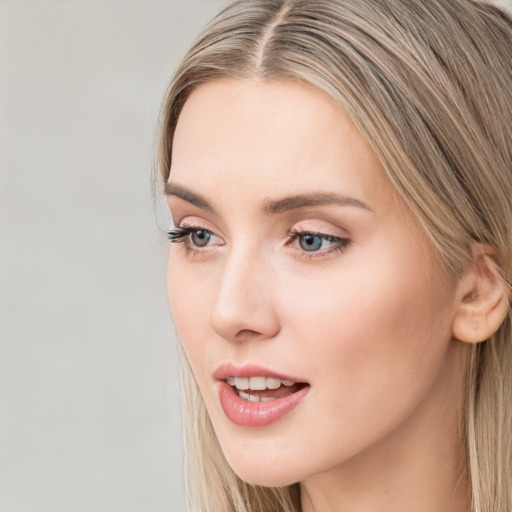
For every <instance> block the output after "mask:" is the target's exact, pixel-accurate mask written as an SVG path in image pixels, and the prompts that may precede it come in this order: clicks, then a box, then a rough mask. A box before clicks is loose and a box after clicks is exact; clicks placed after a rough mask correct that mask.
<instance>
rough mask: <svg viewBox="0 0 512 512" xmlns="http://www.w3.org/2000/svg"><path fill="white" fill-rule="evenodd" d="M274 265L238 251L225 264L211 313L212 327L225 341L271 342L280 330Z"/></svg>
mask: <svg viewBox="0 0 512 512" xmlns="http://www.w3.org/2000/svg"><path fill="white" fill-rule="evenodd" d="M274 285H275V280H273V279H272V270H271V264H270V262H269V261H268V260H267V261H265V259H264V257H263V255H262V256H261V257H260V258H259V259H255V258H254V257H250V255H249V254H247V253H245V252H241V251H239V252H238V253H235V252H232V253H231V254H229V255H228V256H227V257H226V260H225V261H224V264H223V268H222V272H221V275H220V276H219V280H218V289H217V294H216V297H215V300H214V303H213V305H212V309H211V312H210V327H211V328H212V329H213V330H214V331H215V332H216V333H217V334H218V335H219V336H221V337H222V338H224V339H226V340H228V341H233V342H241V341H243V340H249V339H262V340H263V339H271V338H273V337H275V336H276V335H277V333H278V332H279V330H280V321H279V315H278V312H277V309H276V304H275V303H274V293H273V290H274Z"/></svg>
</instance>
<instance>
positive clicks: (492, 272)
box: [453, 244, 510, 343]
mask: <svg viewBox="0 0 512 512" xmlns="http://www.w3.org/2000/svg"><path fill="white" fill-rule="evenodd" d="M473 254H474V255H475V258H474V260H473V262H472V263H471V265H470V267H469V268H468V270H467V272H466V275H465V276H464V277H463V278H462V279H461V281H460V283H459V293H458V299H457V300H458V305H457V310H456V315H455V318H454V322H453V337H454V338H455V339H457V340H459V341H463V342H465V343H480V342H482V341H485V340H487V339H488V338H489V337H490V336H492V335H493V334H494V333H495V332H496V331H497V330H498V328H499V327H500V325H501V324H502V323H503V321H504V320H505V318H506V316H507V312H508V310H509V307H510V306H509V298H510V289H509V287H508V285H507V283H506V282H505V281H504V280H503V279H502V278H501V276H500V269H499V267H498V265H497V263H496V261H495V260H494V258H493V257H492V251H491V250H490V248H489V247H488V246H483V245H482V244H478V246H476V247H475V250H474V252H473Z"/></svg>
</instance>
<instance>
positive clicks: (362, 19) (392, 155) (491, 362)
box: [157, 0, 512, 512]
mask: <svg viewBox="0 0 512 512" xmlns="http://www.w3.org/2000/svg"><path fill="white" fill-rule="evenodd" d="M254 76H258V77H261V78H263V79H267V80H274V79H283V78H292V79H296V80H299V81H302V82H304V83H308V84H310V85H312V86H314V87H316V88H318V89H320V90H323V91H325V92H326V93H327V94H329V95H330V96H331V97H332V98H334V99H335V100H336V101H337V103H338V104H339V105H340V106H341V107H342V108H343V109H344V110H345V111H346V112H347V113H348V114H349V116H350V117H351V119H352V121H353V122H354V123H355V125H356V126H357V127H358V129H359V130H360V132H361V133H362V134H363V135H364V136H365V137H366V139H367V140H368V141H369V143H370V144H371V146H372V148H373V149H374V151H375V153H376V154H377V156H378V157H379V158H380V161H381V163H382V165H383V167H384V169H385V170H386V172H387V174H388V176H389V179H390V180H391V181H392V183H393V184H394V186H395V187H396V189H397V191H398V193H399V194H400V195H401V197H402V198H403V199H404V200H405V201H406V203H407V204H408V206H409V208H410V209H411V210H412V212H413V213H414V214H415V215H416V217H417V218H418V220H419V222H420V223H421V225H422V226H423V228H424V230H425V232H426V233H427V235H428V236H429V238H430V240H431V241H432V243H433V245H434V246H435V247H436V248H437V250H438V252H439V254H440V256H441V261H442V262H443V263H444V264H445V265H446V266H447V267H448V268H449V269H450V270H451V271H452V272H453V273H454V274H455V275H456V276H461V275H462V274H463V272H464V269H465V268H467V264H468V262H469V261H470V260H471V251H470V245H471V243H472V242H474V241H478V242H482V243H485V244H489V245H490V246H492V247H493V249H494V251H495V253H496V259H497V261H498V263H499V265H500V268H501V271H502V276H503V279H504V280H505V281H506V283H507V284H508V285H509V286H510V276H511V275H512V268H511V267H512V206H511V201H512V130H511V126H512V21H511V19H510V18H508V17H507V15H505V14H504V12H502V11H501V10H499V9H498V8H496V7H492V6H490V5H488V4H485V3H483V2H476V1H471V0H428V1H425V0H408V1H397V0H236V1H234V2H232V3H231V4H229V5H228V6H227V7H226V8H225V9H224V10H223V11H222V12H221V13H220V14H219V15H218V16H217V17H216V18H215V19H214V20H213V21H212V22H211V23H210V24H209V25H208V26H207V27H206V28H205V30H204V31H203V33H202V34H201V36H200V37H199V38H198V39H197V41H196V42H195V44H194V45H193V47H192V49H191V50H190V51H189V53H188V54H187V55H186V56H185V58H184V59H183V61H182V63H181V65H180V67H179V68H178V70H177V72H176V74H175V76H174V78H173V81H172V83H171V85H170V87H169V90H168V92H167V95H166V98H165V101H164V103H163V107H162V114H161V124H160V135H159V143H158V156H157V158H158V161H157V168H158V170H159V173H160V174H161V177H162V178H163V180H164V181H167V179H168V176H169V170H170V166H171V157H172V142H173V134H174V130H175V128H176V124H177V121H178V117H179V115H180V112H181V109H182V107H183V105H184V103H185V101H186V100H187V98H188V96H189V95H190V94H191V92H192V91H193V90H194V89H195V88H196V87H197V86H198V85H200V84H201V83H204V82H207V81H210V80H213V79H215V78H220V77H233V78H236V79H244V78H251V77H254ZM182 381H183V387H182V389H183V407H184V431H185V443H186V447H185V449H186V480H187V482H188V492H189V498H190V501H189V503H190V506H191V509H194V507H197V509H199V510H201V511H203V512H231V511H237V512H256V511H260V512H269V511H271V510H272V511H276V512H277V511H278V512H292V511H299V510H300V495H299V486H298V484H294V485H291V486H290V487H285V488H264V487H258V486H253V485H250V484H247V483H244V482H243V481H241V480H240V479H239V478H238V477H237V476H236V475H235V474H234V472H233V471H232V470H231V469H230V467H229V466H228V464H227V462H226V460H225V458H224V456H223V454H222V451H221V449H220V447H219V444H218V441H217V439H216V436H215V433H214V432H213V429H212V426H211V423H210V421H209V418H208V414H207V412H206V408H205V405H204V403H203V400H202V398H201V395H200V393H199V390H198V388H197V385H196V383H195V380H194V378H193V376H192V372H191V370H190V367H189V365H188V362H187V361H186V358H185V357H184V356H183V371H182ZM464 398H465V405H464V417H463V419H462V421H463V436H464V439H463V440H464V446H465V449H466V465H467V471H468V475H469V480H470V483H471V492H472V500H473V507H474V510H478V512H498V511H499V512H504V511H506V510H512V468H511V456H512V418H511V410H512V321H511V314H510V309H509V313H508V317H507V318H506V320H505V321H504V323H503V324H502V325H501V327H500V328H499V330H498V331H497V332H496V333H495V334H494V335H493V336H491V337H490V338H489V339H488V340H487V341H486V342H484V343H480V344H478V345H475V346H474V347H473V348H472V355H471V362H470V368H469V369H468V372H467V385H466V393H465V397H464Z"/></svg>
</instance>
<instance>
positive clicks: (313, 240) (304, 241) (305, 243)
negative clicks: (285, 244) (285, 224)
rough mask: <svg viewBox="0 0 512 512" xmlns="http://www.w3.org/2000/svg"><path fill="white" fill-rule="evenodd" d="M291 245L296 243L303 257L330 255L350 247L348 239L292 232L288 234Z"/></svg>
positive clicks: (321, 234) (325, 234) (305, 232)
mask: <svg viewBox="0 0 512 512" xmlns="http://www.w3.org/2000/svg"><path fill="white" fill-rule="evenodd" d="M290 238H291V239H292V243H296V245H297V246H298V247H297V248H298V249H300V250H301V251H302V252H303V254H304V256H306V253H309V254H310V255H311V256H313V255H315V253H318V256H320V255H322V254H323V255H327V254H331V253H333V252H335V251H339V250H343V249H345V248H347V247H348V246H349V245H350V240H349V239H348V238H343V237H340V236H334V235H329V234H327V233H311V232H307V231H303V232H300V231H296V230H292V232H291V234H290Z"/></svg>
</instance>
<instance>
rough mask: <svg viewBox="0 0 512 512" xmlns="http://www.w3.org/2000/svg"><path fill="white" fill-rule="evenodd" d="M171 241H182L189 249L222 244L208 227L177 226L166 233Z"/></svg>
mask: <svg viewBox="0 0 512 512" xmlns="http://www.w3.org/2000/svg"><path fill="white" fill-rule="evenodd" d="M167 235H168V237H169V240H170V241H171V243H180V242H182V243H184V244H185V247H186V248H187V249H190V250H196V249H199V248H203V247H207V246H209V245H222V240H221V239H220V238H219V237H218V236H217V235H216V234H215V233H213V232H212V231H210V230H209V229H204V228H194V227H191V226H185V225H182V226H179V227H178V228H176V229H174V230H172V231H169V232H168V233H167Z"/></svg>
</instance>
